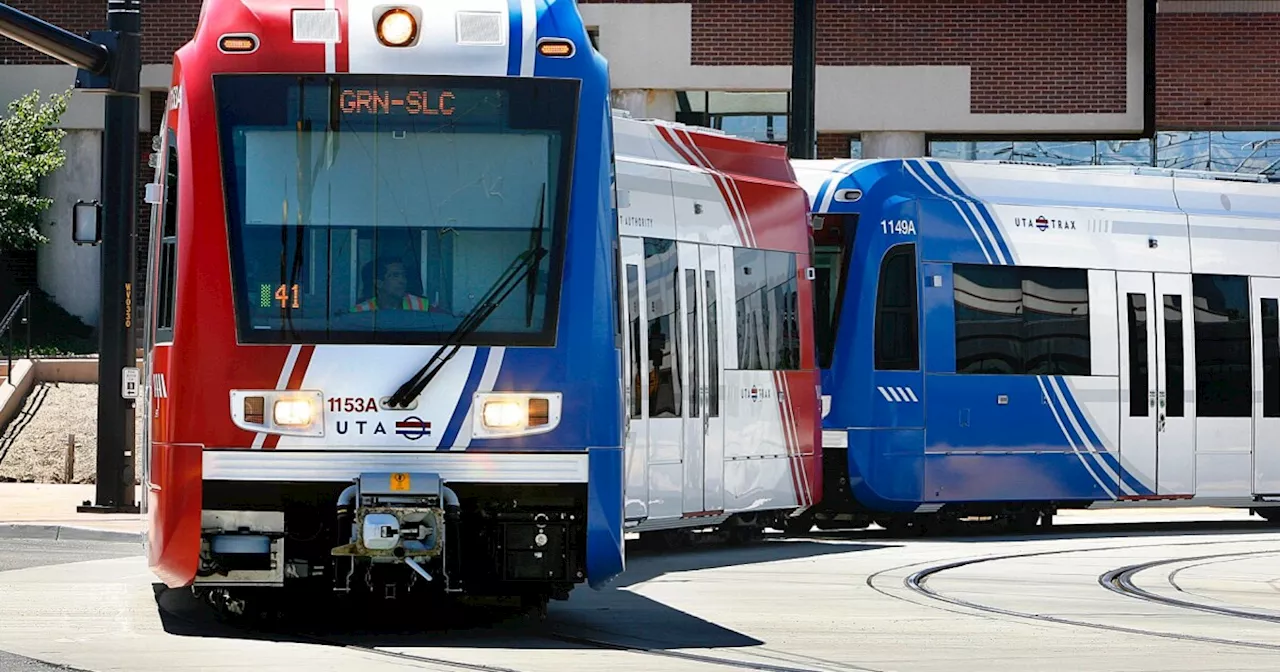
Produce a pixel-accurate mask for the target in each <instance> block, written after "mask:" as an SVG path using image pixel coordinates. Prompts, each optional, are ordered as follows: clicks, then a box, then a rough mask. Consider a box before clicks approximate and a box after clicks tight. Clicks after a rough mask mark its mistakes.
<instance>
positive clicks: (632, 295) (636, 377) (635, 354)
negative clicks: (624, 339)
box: [618, 264, 652, 418]
mask: <svg viewBox="0 0 1280 672" xmlns="http://www.w3.org/2000/svg"><path fill="white" fill-rule="evenodd" d="M618 312H619V313H621V312H622V311H618ZM627 315H628V316H629V317H630V320H631V325H630V326H631V346H630V353H628V356H629V357H630V361H631V417H633V418H639V417H641V415H642V405H643V402H642V400H641V398H640V389H641V388H640V371H642V369H641V368H640V267H639V266H636V265H635V264H627ZM651 375H652V374H651Z"/></svg>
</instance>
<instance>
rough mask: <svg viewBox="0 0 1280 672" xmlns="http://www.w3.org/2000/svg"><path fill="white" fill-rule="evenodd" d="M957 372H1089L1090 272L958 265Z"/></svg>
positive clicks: (956, 266) (956, 276)
mask: <svg viewBox="0 0 1280 672" xmlns="http://www.w3.org/2000/svg"><path fill="white" fill-rule="evenodd" d="M954 277H955V290H954V291H955V319H956V372H957V373H987V374H1031V375H1057V376H1087V375H1089V374H1090V371H1091V362H1090V342H1089V274H1088V271H1085V270H1083V269H1066V268H1031V267H1013V266H984V265H968V264H956V265H955V266H954Z"/></svg>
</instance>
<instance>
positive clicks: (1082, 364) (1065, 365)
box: [1021, 268, 1145, 376]
mask: <svg viewBox="0 0 1280 672" xmlns="http://www.w3.org/2000/svg"><path fill="white" fill-rule="evenodd" d="M1021 272H1022V354H1023V356H1024V357H1025V358H1026V359H1025V362H1024V364H1023V367H1024V368H1023V371H1022V372H1023V373H1026V374H1031V375H1042V376H1087V375H1089V374H1090V373H1091V372H1092V367H1091V366H1090V355H1091V348H1090V345H1089V272H1088V271H1086V270H1084V269H1077V268H1023V269H1022V271H1021ZM1144 352H1145V351H1144Z"/></svg>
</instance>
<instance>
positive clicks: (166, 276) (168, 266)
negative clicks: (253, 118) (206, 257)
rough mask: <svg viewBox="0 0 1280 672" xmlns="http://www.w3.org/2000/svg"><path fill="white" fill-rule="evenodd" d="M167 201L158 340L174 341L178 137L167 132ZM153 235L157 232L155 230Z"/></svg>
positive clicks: (162, 223)
mask: <svg viewBox="0 0 1280 672" xmlns="http://www.w3.org/2000/svg"><path fill="white" fill-rule="evenodd" d="M166 136H167V138H166V141H165V144H166V145H167V147H168V150H167V152H166V154H165V160H164V203H163V205H162V206H161V208H160V229H159V233H160V269H159V271H160V272H159V275H158V277H157V278H156V280H157V282H158V283H159V286H158V287H157V289H158V290H159V291H158V292H156V313H155V315H156V342H158V343H164V342H169V341H172V340H173V322H174V307H175V304H176V299H177V283H178V137H177V134H176V133H174V132H173V131H172V130H169V131H167V133H166ZM152 235H155V234H154V233H153V234H152Z"/></svg>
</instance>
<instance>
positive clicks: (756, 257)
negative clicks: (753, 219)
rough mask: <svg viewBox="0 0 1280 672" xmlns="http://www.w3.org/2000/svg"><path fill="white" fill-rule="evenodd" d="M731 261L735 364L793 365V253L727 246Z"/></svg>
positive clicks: (796, 345)
mask: <svg viewBox="0 0 1280 672" xmlns="http://www.w3.org/2000/svg"><path fill="white" fill-rule="evenodd" d="M733 265H734V298H735V308H736V309H737V318H738V368H739V369H742V370H754V371H770V370H773V371H777V370H795V369H798V368H799V367H800V330H799V315H798V314H797V312H796V308H797V305H798V301H797V291H798V283H797V281H796V255H795V254H793V253H791V252H771V251H765V250H749V249H742V248H737V249H734V251H733Z"/></svg>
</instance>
